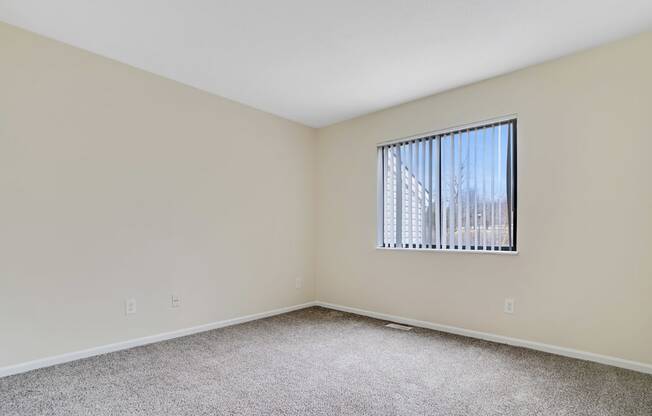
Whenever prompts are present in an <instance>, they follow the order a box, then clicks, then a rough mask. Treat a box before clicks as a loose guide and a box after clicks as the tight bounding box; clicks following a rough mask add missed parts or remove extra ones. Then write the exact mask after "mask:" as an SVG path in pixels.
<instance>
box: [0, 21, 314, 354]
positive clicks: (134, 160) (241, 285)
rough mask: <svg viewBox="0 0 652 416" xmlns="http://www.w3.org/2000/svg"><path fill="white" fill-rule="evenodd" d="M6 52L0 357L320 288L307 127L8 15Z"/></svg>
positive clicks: (0, 74) (0, 56) (73, 347)
mask: <svg viewBox="0 0 652 416" xmlns="http://www.w3.org/2000/svg"><path fill="white" fill-rule="evenodd" d="M0 51H1V52H0V367H2V366H6V365H10V364H15V363H20V362H24V361H28V360H32V359H36V358H42V357H46V356H51V355H55V354H61V353H65V352H71V351H77V350H80V349H84V348H89V347H94V346H99V345H104V344H108V343H113V342H118V341H122V340H127V339H132V338H137V337H141V336H145V335H151V334H157V333H160V332H165V331H170V330H174V329H179V328H186V327H190V326H193V325H199V324H203V323H208V322H213V321H217V320H222V319H226V318H231V317H236V316H242V315H246V314H251V313H256V312H262V311H267V310H271V309H274V308H279V307H284V306H290V305H295V304H299V303H302V302H306V301H310V300H313V299H314V284H313V283H314V279H313V265H314V251H313V244H314V240H315V238H314V212H315V210H314V202H315V189H314V183H315V175H314V173H315V169H314V164H315V150H316V132H315V131H314V130H312V129H309V128H307V127H303V126H301V125H298V124H296V123H292V122H289V121H286V120H283V119H280V118H278V117H275V116H272V115H269V114H266V113H262V112H260V111H256V110H253V109H251V108H247V107H244V106H242V105H239V104H236V103H233V102H230V101H228V100H225V99H221V98H219V97H216V96H213V95H210V94H207V93H204V92H201V91H198V90H196V89H193V88H190V87H186V86H183V85H181V84H178V83H175V82H172V81H169V80H166V79H163V78H160V77H157V76H154V75H151V74H148V73H146V72H143V71H140V70H136V69H133V68H131V67H129V66H126V65H123V64H119V63H116V62H113V61H110V60H108V59H104V58H101V57H98V56H96V55H93V54H90V53H86V52H83V51H80V50H78V49H75V48H72V47H69V46H66V45H63V44H61V43H57V42H54V41H51V40H47V39H45V38H42V37H39V36H36V35H33V34H29V33H28V32H25V31H22V30H19V29H16V28H12V27H10V26H7V25H5V24H0ZM297 277H300V278H303V279H304V285H303V288H302V289H301V290H296V289H295V278H297ZM172 293H176V294H178V295H180V296H181V300H182V306H181V308H179V309H171V308H170V296H171V294H172ZM127 297H135V298H136V299H137V302H138V313H137V314H136V315H131V316H128V317H127V316H125V314H124V306H123V302H124V300H125V298H127Z"/></svg>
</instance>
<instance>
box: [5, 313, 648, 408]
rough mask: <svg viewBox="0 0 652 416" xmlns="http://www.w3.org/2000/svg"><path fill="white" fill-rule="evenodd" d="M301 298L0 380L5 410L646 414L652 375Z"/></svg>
mask: <svg viewBox="0 0 652 416" xmlns="http://www.w3.org/2000/svg"><path fill="white" fill-rule="evenodd" d="M384 324H385V322H383V321H378V320H374V319H369V318H365V317H360V316H356V315H351V314H346V313H342V312H336V311H332V310H328V309H323V308H309V309H304V310H301V311H297V312H292V313H288V314H285V315H280V316H276V317H273V318H268V319H264V320H259V321H255V322H250V323H246V324H242V325H237V326H233V327H229V328H223V329H218V330H214V331H210V332H205V333H202V334H198V335H193V336H189V337H185V338H180V339H176V340H172V341H166V342H162V343H158V344H153V345H149V346H145V347H140V348H134V349H131V350H127V351H121V352H117V353H112V354H107V355H104V356H99V357H94V358H89V359H85V360H81V361H76V362H72V363H68V364H62V365H59V366H55V367H50V368H46V369H41V370H36V371H32V372H30V373H26V374H21V375H16V376H11V377H6V378H2V379H0V415H2V416H13V415H30V416H36V415H57V416H59V415H66V416H70V415H100V416H105V415H175V416H179V415H192V416H199V415H305V416H309V415H429V416H434V415H464V416H470V415H510V416H515V415H590V416H601V415H618V416H626V415H641V416H643V415H645V416H650V415H652V376H649V375H644V374H640V373H636V372H632V371H627V370H621V369H618V368H613V367H608V366H604V365H600V364H595V363H589V362H584V361H578V360H573V359H569V358H563V357H558V356H555V355H550V354H545V353H540V352H535V351H530V350H526V349H522V348H515V347H509V346H505V345H499V344H494V343H490V342H485V341H479V340H473V339H469V338H464V337H460V336H454V335H447V334H443V333H439V332H435V331H431V330H427V329H417V328H415V329H413V330H412V331H409V332H403V331H401V330H397V329H390V328H386V327H384V326H383V325H384Z"/></svg>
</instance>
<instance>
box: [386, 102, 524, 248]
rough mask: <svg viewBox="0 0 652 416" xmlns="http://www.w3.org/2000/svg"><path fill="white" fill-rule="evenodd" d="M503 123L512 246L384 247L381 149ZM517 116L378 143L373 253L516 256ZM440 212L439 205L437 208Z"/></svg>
mask: <svg viewBox="0 0 652 416" xmlns="http://www.w3.org/2000/svg"><path fill="white" fill-rule="evenodd" d="M503 124H511V125H512V126H513V128H512V136H511V147H512V153H511V157H512V161H511V163H512V169H511V172H509V174H510V175H511V180H512V183H513V185H512V187H511V190H510V191H511V193H512V198H511V204H512V207H513V208H512V212H513V214H512V216H513V218H512V222H513V225H512V228H513V230H512V234H513V235H512V246H511V247H510V246H496V247H499V248H498V249H480V248H478V247H469V248H457V245H455V246H454V247H449V246H448V245H447V246H446V248H443V247H437V248H432V247H423V246H422V245H420V246H415V247H391V246H385V245H384V226H385V225H384V209H385V206H384V205H385V204H384V192H385V188H384V185H385V184H384V180H385V178H384V175H385V172H384V165H383V156H382V154H383V148H384V147H386V146H388V145H392V144H402V143H407V142H411V141H415V140H420V139H424V138H428V137H432V136H438V137H440V139H441V137H443V136H446V135H450V134H457V133H467V134H468V132H469V131H472V130H478V129H482V128H488V127H492V126H496V125H503ZM517 143H518V115H517V114H510V115H506V116H502V117H496V118H492V119H487V120H482V121H477V122H473V123H468V124H463V125H457V126H453V127H448V128H445V129H440V130H434V131H429V132H426V133H420V134H416V135H412V136H407V137H402V138H398V139H391V140H387V141H383V142H379V143H377V144H376V150H377V173H376V177H377V206H376V211H377V227H376V236H377V237H376V249H377V250H399V251H427V252H451V253H479V254H506V255H515V254H518V252H519V251H518V249H519V246H518V243H517V242H518V233H517V230H518V227H517V225H518V223H517V219H518V215H517V214H518V146H517ZM441 161H442V154H441V153H440V154H439V159H438V165H439V166H438V168H439V169H440V170H441V164H442V162H441ZM441 187H442V184H441V178H440V182H439V185H438V188H439V191H438V192H439V193H441ZM440 209H441V206H440Z"/></svg>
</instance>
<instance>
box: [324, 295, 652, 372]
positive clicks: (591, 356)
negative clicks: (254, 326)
mask: <svg viewBox="0 0 652 416" xmlns="http://www.w3.org/2000/svg"><path fill="white" fill-rule="evenodd" d="M315 304H316V305H317V306H321V307H324V308H329V309H335V310H338V311H342V312H349V313H354V314H357V315H363V316H368V317H370V318H376V319H382V320H384V321H392V322H397V323H401V324H406V325H410V326H416V327H421V328H428V329H433V330H435V331H441V332H447V333H450V334H456V335H462V336H465V337H470V338H478V339H483V340H486V341H492V342H497V343H499V344H508V345H513V346H516V347H523V348H529V349H532V350H537V351H543V352H548V353H551V354H556V355H562V356H564V357H570V358H577V359H580V360H585V361H593V362H596V363H600V364H606V365H611V366H614V367H620V368H625V369H628V370H633V371H638V372H641V373H646V374H652V364H645V363H641V362H636V361H629V360H624V359H622V358H616V357H610V356H607V355H601V354H595V353H592V352H586V351H580V350H575V349H572V348H565V347H558V346H556V345H550V344H543V343H541V342H534V341H527V340H524V339H518V338H510V337H505V336H502V335H495V334H490V333H487V332H480V331H473V330H470V329H464V328H458V327H454V326H449V325H441V324H435V323H432V322H426V321H419V320H416V319H410V318H403V317H401V316H394V315H389V314H385V313H379V312H372V311H367V310H364V309H358V308H351V307H348V306H342V305H337V304H333V303H328V302H321V301H317V302H315Z"/></svg>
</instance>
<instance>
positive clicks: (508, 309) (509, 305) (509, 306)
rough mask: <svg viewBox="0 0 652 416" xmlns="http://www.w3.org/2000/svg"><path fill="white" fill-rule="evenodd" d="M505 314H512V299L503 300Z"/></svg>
mask: <svg viewBox="0 0 652 416" xmlns="http://www.w3.org/2000/svg"><path fill="white" fill-rule="evenodd" d="M505 313H514V299H512V298H507V299H505Z"/></svg>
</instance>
